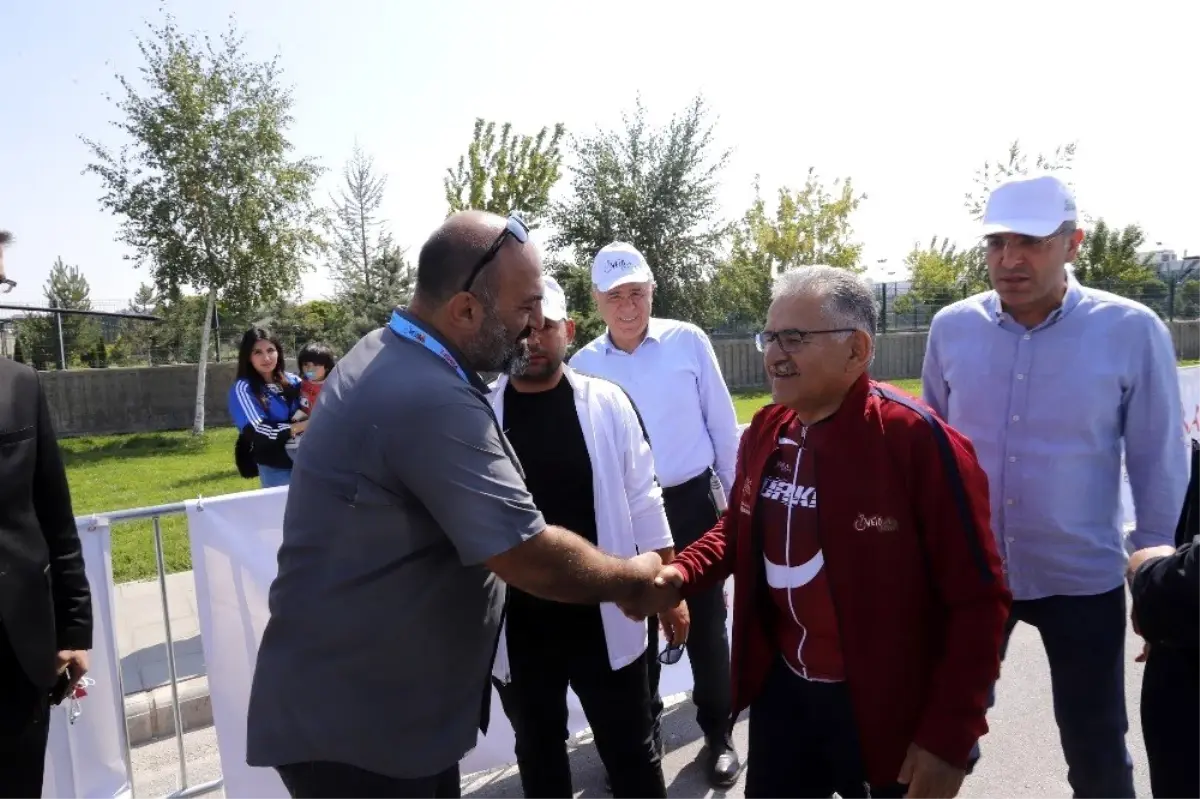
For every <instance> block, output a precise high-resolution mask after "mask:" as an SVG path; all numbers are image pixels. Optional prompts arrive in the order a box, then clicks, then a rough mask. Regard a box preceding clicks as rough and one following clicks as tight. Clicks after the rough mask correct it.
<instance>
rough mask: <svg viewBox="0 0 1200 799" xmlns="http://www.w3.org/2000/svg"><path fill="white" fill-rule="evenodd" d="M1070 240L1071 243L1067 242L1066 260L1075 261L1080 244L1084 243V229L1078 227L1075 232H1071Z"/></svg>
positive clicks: (1068, 261)
mask: <svg viewBox="0 0 1200 799" xmlns="http://www.w3.org/2000/svg"><path fill="white" fill-rule="evenodd" d="M1069 242H1070V243H1069V244H1067V257H1066V261H1067V263H1073V262H1074V261H1075V256H1076V255H1078V254H1079V245H1080V244H1082V243H1083V229H1082V228H1076V229H1075V232H1074V233H1072V234H1071V238H1070V239H1069Z"/></svg>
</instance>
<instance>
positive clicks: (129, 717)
mask: <svg viewBox="0 0 1200 799" xmlns="http://www.w3.org/2000/svg"><path fill="white" fill-rule="evenodd" d="M179 716H180V720H181V721H182V724H181V725H180V726H181V727H182V728H183V731H184V732H187V731H189V730H195V729H199V728H201V727H208V726H211V725H212V723H213V719H212V700H211V699H209V696H208V678H207V677H205V676H203V675H201V676H199V677H192V678H191V679H187V680H180V681H179ZM125 724H126V726H127V727H128V729H129V745H130V746H140V745H141V744H144V743H149V742H151V741H155V740H158V739H160V738H169V737H171V736H173V735H174V734H175V712H174V708H173V707H172V706H171V686H170V685H163V686H160V687H158V688H155V689H154V690H152V691H142V692H141V693H136V694H130V695H129V696H127V697H125Z"/></svg>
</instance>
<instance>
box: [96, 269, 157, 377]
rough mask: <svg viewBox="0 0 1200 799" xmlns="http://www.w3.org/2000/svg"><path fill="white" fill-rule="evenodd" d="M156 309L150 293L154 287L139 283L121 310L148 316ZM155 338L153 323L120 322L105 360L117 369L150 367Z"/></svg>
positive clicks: (152, 294)
mask: <svg viewBox="0 0 1200 799" xmlns="http://www.w3.org/2000/svg"><path fill="white" fill-rule="evenodd" d="M157 306H158V296H157V295H156V294H155V292H154V287H153V286H150V285H147V284H145V283H142V284H140V285H139V286H138V289H137V291H136V292H134V295H133V298H132V299H131V300H130V301H129V304H128V305H127V306H126V307H125V309H124V312H125V313H127V314H143V315H147V316H152V315H154V312H155V310H156V309H157ZM157 335H158V327H157V323H156V322H151V321H145V322H142V321H138V320H136V319H121V320H120V324H119V325H118V337H117V341H116V342H114V343H113V346H112V347H110V348H109V353H108V359H109V361H110V362H112V363H115V364H117V365H120V366H132V365H135V364H145V365H147V366H153V365H154V348H155V346H156V337H157Z"/></svg>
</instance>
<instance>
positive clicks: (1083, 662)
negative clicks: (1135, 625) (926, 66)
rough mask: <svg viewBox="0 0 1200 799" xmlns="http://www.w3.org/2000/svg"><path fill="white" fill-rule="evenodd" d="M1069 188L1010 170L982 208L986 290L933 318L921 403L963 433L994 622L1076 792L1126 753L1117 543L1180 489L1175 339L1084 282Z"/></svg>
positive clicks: (1165, 509) (1126, 783)
mask: <svg viewBox="0 0 1200 799" xmlns="http://www.w3.org/2000/svg"><path fill="white" fill-rule="evenodd" d="M1076 214H1077V212H1076V208H1075V198H1074V197H1073V196H1072V193H1071V191H1070V189H1069V188H1068V187H1067V186H1066V185H1064V184H1063V183H1062V181H1060V180H1059V179H1058V178H1055V177H1053V176H1052V175H1042V176H1038V177H1031V178H1024V177H1023V178H1018V179H1015V180H1011V181H1009V182H1007V183H1005V184H1003V185H1001V186H999V187H998V188H997V189H996V190H995V191H993V192H992V194H991V196H990V197H989V198H988V204H987V208H986V210H985V211H984V218H983V222H984V231H983V233H984V248H985V250H986V254H987V265H988V276H989V277H990V278H991V282H992V286H993V290H992V291H987V292H984V293H982V294H977V295H975V296H974V297H968V298H967V299H965V300H961V301H959V302H956V303H954V304H953V305H950V306H948V307H946V308H943V309H942V310H941V311H939V312H938V313H937V315H936V316H935V317H934V319H933V322H932V324H931V325H930V329H929V341H928V344H927V346H926V350H925V363H924V368H923V371H922V382H923V386H924V391H923V394H924V399H925V402H927V403H928V404H929V405H930V406H931V407H932V408H933V409H934V410H935V411H937V413H938V414H939V415H940V416H941V417H942V418H943V419H945V420H946V421H947V422H948V423H949V424H950V425H952V426H953V427H954V428H956V429H957V430H959V431H961V432H962V433H964V434H965V435H967V436H968V437H969V438H970V439H971V442H972V443H973V444H974V445H975V450H976V453H977V454H978V456H979V462H980V464H981V465H982V466H983V468H984V470H985V471H986V472H987V475H988V485H989V487H990V493H991V501H992V529H993V531H994V533H995V535H996V540H997V545H998V548H999V551H1000V554H1001V557H1002V558H1003V559H1004V565H1005V574H1006V576H1007V579H1008V583H1009V587H1010V588H1011V590H1012V594H1013V603H1012V611H1011V614H1010V616H1009V620H1008V625H1007V628H1006V633H1005V642H1006V643H1007V636H1008V634H1010V633H1011V632H1012V629H1013V627H1014V626H1015V625H1016V624H1017V622H1025V623H1027V624H1030V625H1032V626H1034V627H1036V628H1037V629H1038V632H1039V633H1040V634H1041V638H1042V642H1043V644H1044V645H1045V647H1046V655H1047V659H1048V660H1049V662H1050V679H1051V686H1052V688H1053V691H1054V715H1055V719H1056V720H1057V722H1058V728H1059V735H1060V737H1061V740H1062V747H1063V754H1064V755H1065V758H1066V761H1067V780H1068V781H1069V782H1070V784H1071V787H1072V789H1073V790H1074V792H1075V795H1076V796H1133V767H1132V763H1131V761H1130V758H1129V753H1128V751H1127V750H1126V748H1125V734H1126V732H1127V730H1128V727H1129V722H1128V719H1127V717H1126V712H1125V626H1126V620H1127V618H1128V613H1127V609H1126V607H1125V602H1126V600H1125V586H1124V574H1125V564H1126V550H1125V546H1124V541H1123V540H1122V529H1121V527H1122V525H1121V512H1120V500H1119V497H1120V486H1121V451H1122V449H1124V452H1125V464H1126V468H1127V471H1128V474H1129V483H1130V488H1131V489H1132V493H1133V500H1134V506H1135V509H1136V516H1137V526H1136V528H1135V529H1134V531H1133V532H1132V533H1131V534H1130V543H1131V544H1132V548H1133V549H1139V550H1140V549H1144V548H1147V547H1153V546H1158V545H1168V544H1172V543H1173V541H1174V529H1175V523H1176V519H1177V518H1178V514H1179V508H1180V507H1181V505H1182V503H1183V498H1184V493H1185V490H1186V485H1187V479H1188V473H1187V451H1186V449H1185V447H1184V444H1183V439H1182V437H1181V435H1180V424H1179V418H1180V416H1179V414H1180V407H1181V406H1180V397H1179V380H1178V377H1177V374H1176V365H1175V350H1174V347H1173V345H1172V343H1171V337H1170V334H1169V333H1168V331H1167V328H1166V325H1164V324H1163V322H1162V320H1161V319H1159V318H1158V316H1157V315H1156V314H1155V313H1154V312H1153V311H1151V310H1150V309H1149V308H1147V307H1145V306H1144V305H1142V304H1140V303H1138V302H1135V301H1133V300H1130V299H1127V298H1125V297H1119V296H1117V295H1115V294H1110V293H1108V292H1106V291H1100V290H1098V289H1094V288H1091V287H1089V286H1083V285H1080V284H1079V283H1078V282H1077V281H1076V280H1075V278H1074V276H1073V275H1071V274H1070V273H1069V272H1068V271H1067V268H1066V265H1067V263H1068V262H1070V261H1072V260H1073V259H1074V258H1075V254H1076V253H1077V252H1078V250H1079V245H1080V242H1082V240H1083V231H1082V230H1080V229H1079V228H1078V227H1077V219H1076Z"/></svg>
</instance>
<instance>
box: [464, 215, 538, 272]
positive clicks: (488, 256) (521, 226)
mask: <svg viewBox="0 0 1200 799" xmlns="http://www.w3.org/2000/svg"><path fill="white" fill-rule="evenodd" d="M509 236H512V237H513V238H514V239H516V240H517V241H518V242H520V243H521V244H524V243H526V242H527V241H529V225H527V224H525V220H524V219H523V218H522V217H521V214H520V212H518V211H513V212H512V213H511V214H509V215H508V222H507V223H505V225H504V230H502V231H500V235H499V236H497V237H496V240H495V241H493V242H492V246H491V247H488V249H487V252H485V253H484V254H483V257H482V258H480V259H479V261H478V262H477V263H476V264H475V267H474V268H473V269H472V270H471V274H470V275H468V276H467V282H465V283H463V287H462V290H463V291H470V290H471V286H472V285H474V283H475V278H477V277H479V273H480V272H482V271H483V268H484V267H485V266H487V265H488V264H489V263H491V262H492V261H493V260H494V259H495V257H496V253H498V252H500V248H501V247H502V246H504V240H505V239H507V238H508V237H509Z"/></svg>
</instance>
